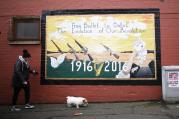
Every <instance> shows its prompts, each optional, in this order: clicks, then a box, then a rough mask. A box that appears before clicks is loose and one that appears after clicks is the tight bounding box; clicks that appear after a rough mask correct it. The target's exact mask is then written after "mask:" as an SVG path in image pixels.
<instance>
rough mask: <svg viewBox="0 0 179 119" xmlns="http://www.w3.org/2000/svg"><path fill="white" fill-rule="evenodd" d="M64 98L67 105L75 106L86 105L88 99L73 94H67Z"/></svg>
mask: <svg viewBox="0 0 179 119" xmlns="http://www.w3.org/2000/svg"><path fill="white" fill-rule="evenodd" d="M66 98H67V106H68V107H72V106H76V108H79V106H83V107H86V106H88V101H87V99H86V98H83V97H75V96H67V97H66Z"/></svg>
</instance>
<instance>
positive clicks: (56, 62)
mask: <svg viewBox="0 0 179 119" xmlns="http://www.w3.org/2000/svg"><path fill="white" fill-rule="evenodd" d="M65 56H66V54H62V55H59V56H58V57H57V58H54V57H50V61H51V66H52V67H53V68H57V67H58V66H59V65H60V64H62V63H63V62H64V60H65Z"/></svg>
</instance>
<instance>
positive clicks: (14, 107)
mask: <svg viewBox="0 0 179 119" xmlns="http://www.w3.org/2000/svg"><path fill="white" fill-rule="evenodd" d="M11 111H21V109H20V108H17V107H16V106H12V107H11Z"/></svg>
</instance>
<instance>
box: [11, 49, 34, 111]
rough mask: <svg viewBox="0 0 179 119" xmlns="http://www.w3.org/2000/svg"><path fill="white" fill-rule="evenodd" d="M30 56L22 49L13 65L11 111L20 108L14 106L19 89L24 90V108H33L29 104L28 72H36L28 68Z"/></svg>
mask: <svg viewBox="0 0 179 119" xmlns="http://www.w3.org/2000/svg"><path fill="white" fill-rule="evenodd" d="M30 57H31V55H30V53H29V52H28V51H27V50H23V55H22V56H19V59H18V60H17V61H16V63H15V65H14V73H13V78H12V86H13V90H14V91H13V98H12V105H13V106H12V108H11V111H20V108H17V107H16V102H17V98H18V95H19V92H20V90H21V89H23V90H24V92H25V108H27V109H29V108H34V106H33V105H30V104H29V99H30V83H29V73H33V74H36V73H37V72H36V71H35V70H33V71H32V70H30V65H29V63H28V59H29V58H30Z"/></svg>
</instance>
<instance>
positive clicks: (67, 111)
mask: <svg viewBox="0 0 179 119" xmlns="http://www.w3.org/2000/svg"><path fill="white" fill-rule="evenodd" d="M35 106H36V108H35V109H24V108H23V106H19V107H22V110H21V111H20V112H11V111H10V106H4V105H1V106H0V119H179V104H176V103H175V104H163V103H162V104H161V103H160V102H129V103H89V106H88V107H81V108H79V109H76V108H68V107H67V106H66V105H65V104H36V105H35ZM75 113H82V114H81V115H78V116H75V115H74V114H75Z"/></svg>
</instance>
